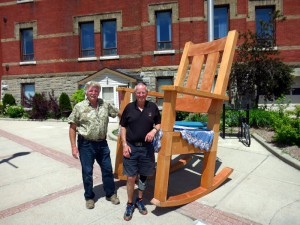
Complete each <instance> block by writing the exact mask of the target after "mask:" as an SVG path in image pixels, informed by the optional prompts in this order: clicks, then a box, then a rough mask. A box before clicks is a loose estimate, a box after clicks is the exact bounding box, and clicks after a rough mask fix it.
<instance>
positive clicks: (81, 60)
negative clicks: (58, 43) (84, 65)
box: [78, 57, 97, 62]
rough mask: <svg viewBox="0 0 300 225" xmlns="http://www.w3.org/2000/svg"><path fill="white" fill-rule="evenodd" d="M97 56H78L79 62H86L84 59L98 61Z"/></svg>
mask: <svg viewBox="0 0 300 225" xmlns="http://www.w3.org/2000/svg"><path fill="white" fill-rule="evenodd" d="M96 60H97V57H82V58H78V62H84V61H96Z"/></svg>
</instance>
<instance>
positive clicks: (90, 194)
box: [77, 136, 115, 199]
mask: <svg viewBox="0 0 300 225" xmlns="http://www.w3.org/2000/svg"><path fill="white" fill-rule="evenodd" d="M77 143H78V150H79V157H80V162H81V167H82V180H83V185H84V191H85V192H84V197H85V199H93V198H94V197H95V193H94V191H93V165H94V162H95V159H96V161H97V163H98V164H99V166H100V168H101V173H102V182H103V189H104V192H105V195H106V197H110V196H112V195H113V194H114V193H115V183H114V177H113V172H112V165H111V159H110V150H109V147H108V144H107V141H106V140H104V141H101V142H96V141H90V140H86V139H84V138H83V137H80V136H79V137H78V141H77Z"/></svg>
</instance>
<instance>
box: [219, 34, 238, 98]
mask: <svg viewBox="0 0 300 225" xmlns="http://www.w3.org/2000/svg"><path fill="white" fill-rule="evenodd" d="M237 39H238V32H237V31H236V30H234V31H229V33H228V36H227V42H226V46H225V49H224V52H223V56H222V62H221V65H220V69H219V73H218V78H217V82H216V86H215V90H214V93H216V94H221V95H222V94H225V93H226V90H227V85H228V80H229V74H230V70H231V66H232V61H233V56H234V52H235V46H236V43H237Z"/></svg>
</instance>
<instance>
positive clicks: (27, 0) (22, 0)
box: [17, 0, 33, 4]
mask: <svg viewBox="0 0 300 225" xmlns="http://www.w3.org/2000/svg"><path fill="white" fill-rule="evenodd" d="M27 2H33V0H17V4H21V3H27Z"/></svg>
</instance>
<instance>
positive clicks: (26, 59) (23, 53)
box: [20, 27, 34, 63]
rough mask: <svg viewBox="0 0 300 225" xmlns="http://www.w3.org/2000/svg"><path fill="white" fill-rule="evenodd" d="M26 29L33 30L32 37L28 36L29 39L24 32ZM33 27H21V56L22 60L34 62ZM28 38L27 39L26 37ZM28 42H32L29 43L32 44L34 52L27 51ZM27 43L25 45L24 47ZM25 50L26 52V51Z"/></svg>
mask: <svg viewBox="0 0 300 225" xmlns="http://www.w3.org/2000/svg"><path fill="white" fill-rule="evenodd" d="M26 31H31V34H30V35H31V37H27V38H29V39H27V38H26V35H25V34H24V32H26ZM33 36H34V35H33V28H32V27H30V28H22V29H20V50H21V51H20V58H21V62H25V63H26V62H33V61H34V37H33ZM25 38H26V39H25ZM27 42H30V43H29V45H30V44H31V45H32V49H31V50H32V52H30V53H27V50H28V49H27V47H26V45H28V44H27ZM24 45H25V47H24ZM24 51H25V52H24ZM27 56H29V58H27Z"/></svg>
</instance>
